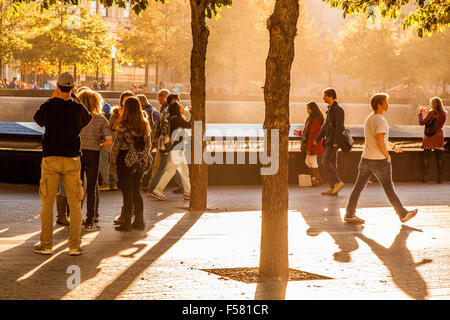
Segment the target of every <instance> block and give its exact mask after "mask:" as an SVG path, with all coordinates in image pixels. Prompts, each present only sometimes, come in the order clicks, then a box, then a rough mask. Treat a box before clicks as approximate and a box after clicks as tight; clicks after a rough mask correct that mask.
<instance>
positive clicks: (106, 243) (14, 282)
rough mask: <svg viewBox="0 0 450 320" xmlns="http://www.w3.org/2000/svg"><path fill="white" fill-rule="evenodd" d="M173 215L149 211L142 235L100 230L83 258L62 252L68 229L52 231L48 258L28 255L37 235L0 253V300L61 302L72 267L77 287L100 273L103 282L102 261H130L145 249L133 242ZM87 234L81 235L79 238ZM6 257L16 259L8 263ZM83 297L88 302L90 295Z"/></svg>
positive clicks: (87, 246) (67, 288) (142, 237)
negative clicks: (117, 258)
mask: <svg viewBox="0 0 450 320" xmlns="http://www.w3.org/2000/svg"><path fill="white" fill-rule="evenodd" d="M175 212H179V210H177V211H174V210H173V209H171V210H169V211H166V212H162V213H159V214H158V213H157V212H154V211H152V212H151V213H149V214H146V218H147V219H146V220H147V227H146V229H145V231H133V232H130V233H119V232H114V231H113V233H110V232H106V233H105V232H104V231H103V232H102V230H100V232H99V234H98V235H97V236H96V237H95V238H94V239H92V241H90V243H89V244H87V245H83V248H85V250H86V254H84V255H81V256H79V257H72V256H69V255H68V254H67V252H63V251H64V250H66V249H67V236H68V228H64V227H61V228H58V229H57V230H55V233H54V237H53V238H54V239H53V240H54V247H53V248H54V252H53V255H50V256H43V255H37V254H35V253H32V252H31V249H32V245H30V241H37V242H38V240H39V235H40V233H36V234H35V235H34V236H32V237H31V238H29V239H27V240H26V241H25V242H24V243H23V244H21V245H19V246H16V247H14V248H11V249H9V250H6V251H3V252H1V253H0V260H1V261H2V263H1V265H0V271H2V275H3V276H0V279H4V281H0V289H2V288H3V289H4V290H0V297H1V298H4V299H61V298H64V297H65V296H66V295H67V294H69V293H70V291H71V289H70V288H69V287H68V285H67V281H68V278H69V276H70V274H69V273H68V268H69V267H70V266H74V265H75V266H77V267H78V268H79V270H80V278H81V279H80V280H81V282H80V284H82V283H84V282H86V281H88V280H89V279H91V278H94V277H96V276H98V275H99V273H103V274H102V275H101V277H103V278H105V277H108V275H106V274H105V272H104V270H103V268H104V266H103V265H102V262H103V261H105V259H108V258H111V257H114V256H117V255H120V257H124V258H132V257H134V256H135V255H137V254H138V253H139V252H140V251H142V250H143V249H145V247H146V245H145V244H139V243H136V242H139V241H140V240H141V239H144V238H145V237H146V236H147V233H148V232H149V231H150V230H151V229H152V228H154V226H155V224H156V223H157V222H159V221H161V220H164V219H166V218H168V217H169V216H171V215H172V214H173V213H175ZM35 227H37V226H35ZM111 228H112V226H111ZM11 231H12V230H11ZM7 233H8V232H6V234H7ZM15 233H17V232H15ZM89 234H90V233H86V232H82V238H84V237H85V236H86V235H89ZM2 235H3V234H2ZM83 242H84V240H83ZM133 249H134V251H133ZM124 250H126V251H127V252H129V251H133V252H132V253H130V254H127V255H124V254H121V252H122V251H124ZM162 253H163V252H161V254H162ZM5 257H6V258H5ZM9 257H15V258H14V259H12V258H11V259H10V258H9ZM22 260H24V261H23V263H21V261H22ZM125 266H126V262H125V263H124V264H122V265H118V266H117V268H121V267H122V268H125ZM89 285H90V284H89ZM85 297H86V298H90V295H89V293H87V294H86V295H85Z"/></svg>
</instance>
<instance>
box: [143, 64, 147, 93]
mask: <svg viewBox="0 0 450 320" xmlns="http://www.w3.org/2000/svg"><path fill="white" fill-rule="evenodd" d="M144 85H145V87H146V88H148V63H146V64H145V81H144Z"/></svg>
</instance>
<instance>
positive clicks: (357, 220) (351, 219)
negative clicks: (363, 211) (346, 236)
mask: <svg viewBox="0 0 450 320" xmlns="http://www.w3.org/2000/svg"><path fill="white" fill-rule="evenodd" d="M344 221H345V222H347V223H364V222H365V221H364V220H363V219H361V218H358V217H357V216H345V217H344Z"/></svg>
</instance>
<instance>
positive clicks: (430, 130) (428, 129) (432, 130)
mask: <svg viewBox="0 0 450 320" xmlns="http://www.w3.org/2000/svg"><path fill="white" fill-rule="evenodd" d="M436 132H437V119H436V113H434V117H433V118H432V119H431V120H430V121H428V122H427V123H426V124H425V130H424V134H425V135H426V136H427V137H432V136H434V135H435V134H436Z"/></svg>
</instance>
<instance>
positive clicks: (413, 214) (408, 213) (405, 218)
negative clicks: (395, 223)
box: [400, 209, 419, 223]
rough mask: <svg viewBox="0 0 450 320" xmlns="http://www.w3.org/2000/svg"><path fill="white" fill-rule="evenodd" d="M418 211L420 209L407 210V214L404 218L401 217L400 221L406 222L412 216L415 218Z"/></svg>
mask: <svg viewBox="0 0 450 320" xmlns="http://www.w3.org/2000/svg"><path fill="white" fill-rule="evenodd" d="M418 211H419V210H417V209H414V210H411V211H408V212H406V214H405V216H404V217H403V218H400V221H401V222H403V223H405V222H406V221H408V220H411V219H412V218H414V217H415V216H416V214H417V212H418Z"/></svg>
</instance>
